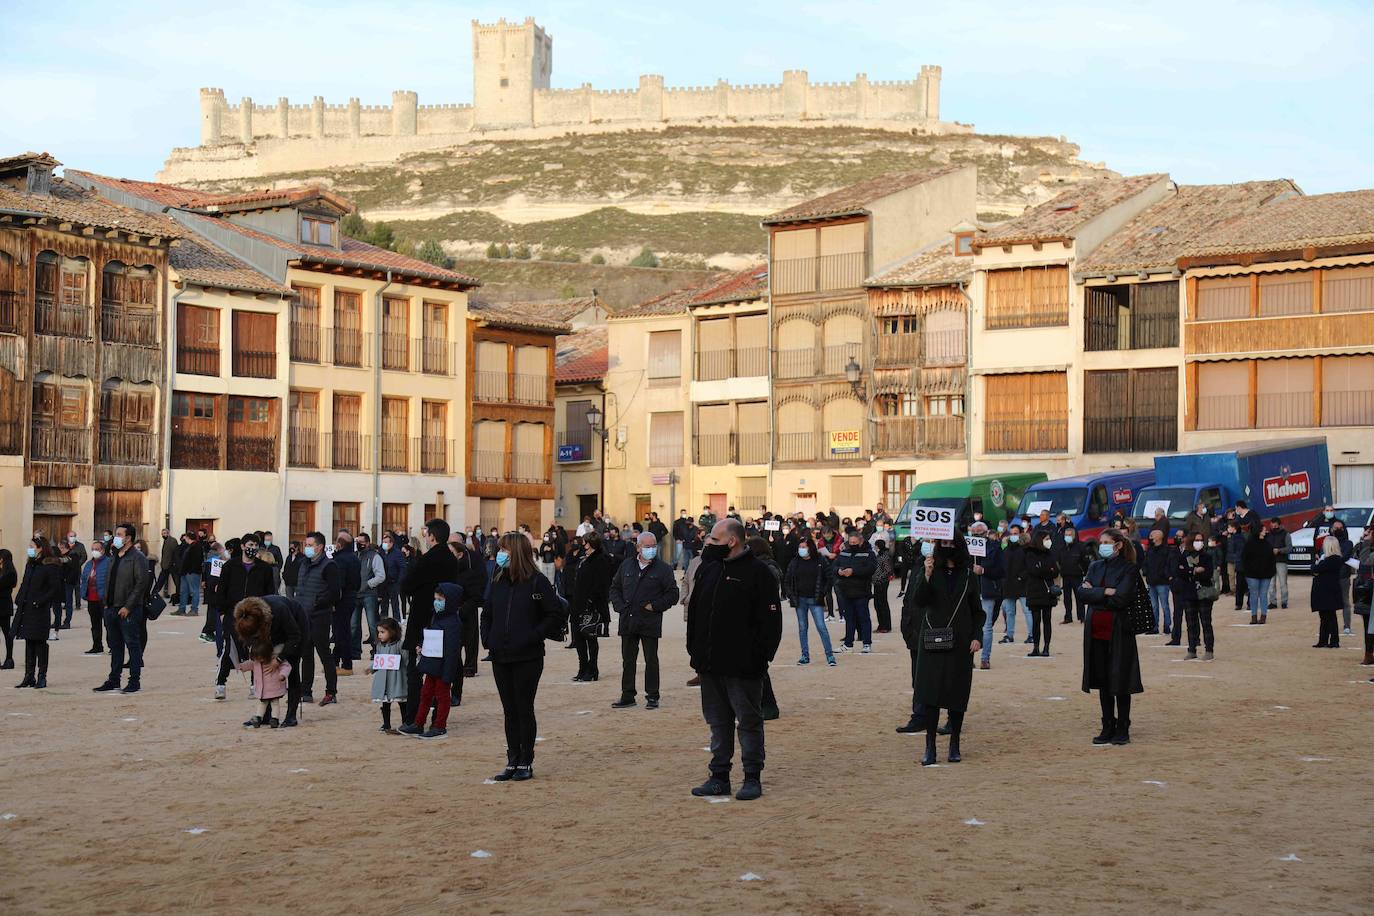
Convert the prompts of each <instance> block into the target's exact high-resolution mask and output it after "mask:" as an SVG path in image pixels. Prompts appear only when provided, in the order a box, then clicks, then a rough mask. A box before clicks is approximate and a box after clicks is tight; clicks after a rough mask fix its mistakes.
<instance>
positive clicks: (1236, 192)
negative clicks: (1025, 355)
mask: <svg viewBox="0 0 1374 916" xmlns="http://www.w3.org/2000/svg"><path fill="white" fill-rule="evenodd" d="M1301 193H1302V191H1300V190H1299V189H1298V187H1297V186H1296V185H1295V184H1293V182H1291V181H1288V180H1287V179H1280V180H1277V181H1246V182H1241V183H1238V184H1198V185H1180V186H1179V187H1178V188H1177V189H1176V190H1175V191H1173V192H1172V193H1170V194H1169V196H1167V197H1165V198H1164V199H1163V200H1161V201H1160V202H1159V203H1157V204H1154V205H1153V206H1151V207H1148V208H1146V209H1145V210H1144V211H1142V212H1141V213H1140V215H1139V216H1137V217H1136V218H1135V219H1133V220H1131V221H1130V222H1129V223H1127V224H1126V225H1125V226H1123V227H1121V229H1120V230H1119V231H1117V232H1116V233H1114V234H1113V235H1111V236H1109V237H1108V238H1107V239H1106V240H1105V241H1103V242H1102V244H1101V245H1099V246H1097V248H1095V249H1094V250H1093V251H1092V253H1091V254H1089V255H1088V256H1087V257H1085V258H1080V259H1079V260H1078V263H1077V264H1076V265H1075V267H1074V273H1075V274H1077V275H1079V276H1082V275H1086V274H1102V273H1127V272H1130V271H1141V270H1149V269H1151V268H1156V269H1158V268H1167V269H1172V268H1173V267H1174V266H1175V264H1176V262H1177V261H1178V258H1179V254H1180V253H1181V252H1182V251H1183V249H1184V248H1186V247H1188V246H1190V245H1195V244H1197V243H1199V242H1203V241H1205V240H1206V239H1208V238H1210V237H1212V235H1213V233H1215V232H1216V231H1218V229H1220V228H1222V227H1225V226H1226V225H1227V224H1228V223H1230V222H1231V221H1232V220H1235V219H1236V218H1237V217H1243V216H1245V215H1247V214H1250V213H1255V212H1257V211H1259V210H1260V208H1261V207H1263V208H1264V211H1263V212H1264V213H1265V214H1267V213H1269V212H1270V208H1269V207H1267V206H1265V205H1266V204H1271V202H1276V199H1277V198H1281V197H1282V196H1283V195H1287V194H1301ZM1371 222H1374V221H1371Z"/></svg>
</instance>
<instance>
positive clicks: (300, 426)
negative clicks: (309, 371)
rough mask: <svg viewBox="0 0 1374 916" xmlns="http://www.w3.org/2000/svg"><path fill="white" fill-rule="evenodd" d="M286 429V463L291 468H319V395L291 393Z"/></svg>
mask: <svg viewBox="0 0 1374 916" xmlns="http://www.w3.org/2000/svg"><path fill="white" fill-rule="evenodd" d="M290 409H291V416H290V421H289V424H288V427H287V445H286V454H287V462H288V463H289V464H290V465H291V466H292V467H297V468H316V467H319V466H320V463H319V462H320V394H319V392H318V391H292V392H291V402H290Z"/></svg>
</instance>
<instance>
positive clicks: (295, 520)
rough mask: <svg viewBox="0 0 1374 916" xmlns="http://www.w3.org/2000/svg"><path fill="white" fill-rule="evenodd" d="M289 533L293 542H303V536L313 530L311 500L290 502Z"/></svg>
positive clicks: (313, 511)
mask: <svg viewBox="0 0 1374 916" xmlns="http://www.w3.org/2000/svg"><path fill="white" fill-rule="evenodd" d="M290 528H291V533H290V538H291V540H293V541H299V542H301V543H304V542H305V536H306V535H307V534H309V533H310V532H312V531H314V530H315V503H314V502H313V501H312V500H305V499H293V500H291V524H290Z"/></svg>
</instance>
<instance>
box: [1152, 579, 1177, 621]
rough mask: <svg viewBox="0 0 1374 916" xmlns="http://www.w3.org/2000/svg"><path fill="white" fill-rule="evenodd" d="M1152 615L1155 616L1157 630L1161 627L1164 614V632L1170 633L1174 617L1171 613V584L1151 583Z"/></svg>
mask: <svg viewBox="0 0 1374 916" xmlns="http://www.w3.org/2000/svg"><path fill="white" fill-rule="evenodd" d="M1149 588H1150V615H1151V616H1152V617H1154V621H1155V626H1154V628H1155V629H1156V630H1158V629H1159V622H1160V615H1161V614H1162V615H1163V620H1164V632H1165V633H1168V632H1169V631H1170V630H1172V629H1173V623H1172V621H1173V618H1172V617H1171V616H1170V615H1169V585H1168V583H1165V584H1164V585H1151V586H1150V587H1149Z"/></svg>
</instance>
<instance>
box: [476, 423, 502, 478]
mask: <svg viewBox="0 0 1374 916" xmlns="http://www.w3.org/2000/svg"><path fill="white" fill-rule="evenodd" d="M471 473H472V476H473V478H474V479H475V480H488V481H491V480H504V479H505V477H506V424H505V423H504V422H502V421H500V420H479V421H478V422H476V423H475V424H473V427H472V468H471Z"/></svg>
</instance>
